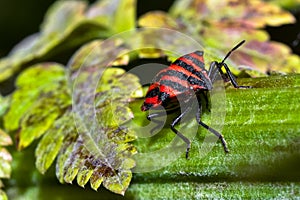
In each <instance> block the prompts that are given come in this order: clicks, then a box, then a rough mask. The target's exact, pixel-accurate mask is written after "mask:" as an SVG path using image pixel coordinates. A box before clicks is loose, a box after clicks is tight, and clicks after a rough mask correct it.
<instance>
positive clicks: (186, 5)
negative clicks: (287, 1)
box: [140, 0, 300, 74]
mask: <svg viewBox="0 0 300 200" xmlns="http://www.w3.org/2000/svg"><path fill="white" fill-rule="evenodd" d="M216 10H217V12H216ZM170 14H171V16H172V17H173V21H176V20H177V21H181V22H183V24H184V26H182V27H185V28H181V29H176V30H180V31H183V32H184V33H186V34H188V35H192V36H193V37H195V38H196V39H197V40H198V41H199V42H202V43H203V45H204V46H205V48H207V50H206V52H209V53H210V54H217V55H216V57H219V59H221V58H222V57H224V55H225V53H227V52H228V51H229V50H230V49H231V48H232V47H233V46H234V45H235V44H236V43H238V42H239V41H241V40H244V39H245V40H246V45H244V46H243V47H241V48H240V49H239V50H238V51H237V52H239V53H237V52H235V53H234V54H235V56H231V57H230V58H229V59H228V61H227V62H229V63H231V64H232V65H233V66H234V67H236V69H237V68H240V69H243V70H245V69H250V70H251V69H252V70H256V71H258V72H259V73H261V74H263V73H264V74H265V73H266V72H270V71H280V72H299V71H300V68H299V67H298V66H299V65H297V64H298V63H299V61H298V60H299V59H295V55H292V54H291V50H290V49H289V48H288V47H287V46H285V45H279V44H278V43H274V42H270V41H268V40H269V36H268V34H267V32H265V31H263V30H261V28H263V27H265V26H266V25H269V26H279V25H282V24H287V23H294V22H295V18H294V17H293V15H292V14H291V13H289V12H287V11H284V10H282V9H281V8H280V7H278V6H276V5H274V4H272V3H268V2H264V1H261V0H255V1H249V0H246V1H235V0H226V1H197V0H188V1H180V0H178V1H176V2H175V3H174V4H173V6H172V7H171V10H170ZM145 16H152V18H149V17H145ZM145 16H142V19H140V21H143V24H147V23H150V24H151V21H153V20H154V19H155V13H154V12H151V13H150V14H147V15H145ZM167 17H168V18H170V16H167ZM153 18H154V19H153ZM165 18H166V16H165ZM145 21H146V22H145ZM148 21H149V22H148ZM164 27H168V25H166V24H165V25H164ZM220 33H221V34H220ZM220 51H221V52H223V53H220ZM238 54H239V55H238ZM278 55H280V56H278ZM290 57H292V58H290ZM274 59H275V60H274ZM291 60H293V61H291ZM230 61H234V62H230ZM270 61H272V62H270ZM286 63H289V64H288V65H286ZM286 66H287V67H286ZM283 67H285V68H283ZM235 72H238V71H237V70H235ZM250 73H252V72H251V71H250Z"/></svg>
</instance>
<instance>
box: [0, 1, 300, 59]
mask: <svg viewBox="0 0 300 200" xmlns="http://www.w3.org/2000/svg"><path fill="white" fill-rule="evenodd" d="M54 1H55V0H26V1H24V0H0V57H3V56H5V55H7V53H8V52H9V51H10V49H11V48H12V47H13V46H14V45H15V44H17V43H18V42H19V41H20V40H22V39H23V38H24V37H26V36H28V35H30V34H32V33H35V32H37V31H38V30H39V25H40V24H41V22H42V21H43V17H44V14H45V12H46V11H47V9H48V7H49V6H50V5H51V4H52V3H53V2H54ZM94 1H95V0H89V2H91V3H92V2H94ZM137 2H138V5H137V14H138V16H140V15H141V14H143V13H146V12H147V11H150V10H165V11H167V10H168V8H169V7H170V5H171V4H172V3H173V0H151V1H149V0H138V1H137ZM293 13H294V15H295V17H296V18H297V20H298V23H297V24H291V25H284V26H281V27H267V31H268V32H269V33H270V35H271V38H272V39H273V40H276V41H280V42H284V43H286V44H287V45H289V46H290V47H291V48H292V49H293V51H294V52H295V53H297V54H298V55H300V44H299V43H300V24H299V21H300V10H299V9H298V10H293ZM297 37H298V40H297Z"/></svg>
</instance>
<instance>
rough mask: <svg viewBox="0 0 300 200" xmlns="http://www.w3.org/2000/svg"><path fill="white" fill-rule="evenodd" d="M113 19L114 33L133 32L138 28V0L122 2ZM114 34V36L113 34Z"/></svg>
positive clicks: (119, 3) (123, 0)
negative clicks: (136, 20)
mask: <svg viewBox="0 0 300 200" xmlns="http://www.w3.org/2000/svg"><path fill="white" fill-rule="evenodd" d="M116 4H117V5H118V7H117V9H116V10H115V13H114V17H113V22H112V24H113V27H112V29H113V33H120V32H123V31H128V30H132V29H134V28H135V27H136V25H135V15H136V0H120V1H118V3H116ZM113 33H112V34H113Z"/></svg>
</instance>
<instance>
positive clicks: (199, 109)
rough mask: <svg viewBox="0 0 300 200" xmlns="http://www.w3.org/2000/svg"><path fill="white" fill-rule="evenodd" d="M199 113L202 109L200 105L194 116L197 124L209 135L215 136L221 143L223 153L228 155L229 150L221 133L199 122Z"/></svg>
mask: <svg viewBox="0 0 300 200" xmlns="http://www.w3.org/2000/svg"><path fill="white" fill-rule="evenodd" d="M201 111H202V108H201V105H199V107H198V112H197V114H196V120H197V122H198V124H200V125H201V126H203V127H204V128H205V129H207V130H209V131H210V132H211V133H213V134H214V135H215V136H217V137H218V138H219V140H221V142H222V145H223V148H224V151H225V153H229V150H228V147H227V143H226V141H225V139H224V137H223V135H222V134H221V133H219V132H218V131H216V130H215V129H213V128H211V127H209V126H208V125H206V124H205V123H203V122H202V121H201V116H200V115H201Z"/></svg>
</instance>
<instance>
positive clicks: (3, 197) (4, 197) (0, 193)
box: [0, 189, 8, 200]
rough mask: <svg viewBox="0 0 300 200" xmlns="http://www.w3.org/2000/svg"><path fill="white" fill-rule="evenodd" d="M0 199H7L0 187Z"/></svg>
mask: <svg viewBox="0 0 300 200" xmlns="http://www.w3.org/2000/svg"><path fill="white" fill-rule="evenodd" d="M0 199H1V200H8V198H7V196H6V194H5V192H4V191H3V190H1V189H0Z"/></svg>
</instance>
